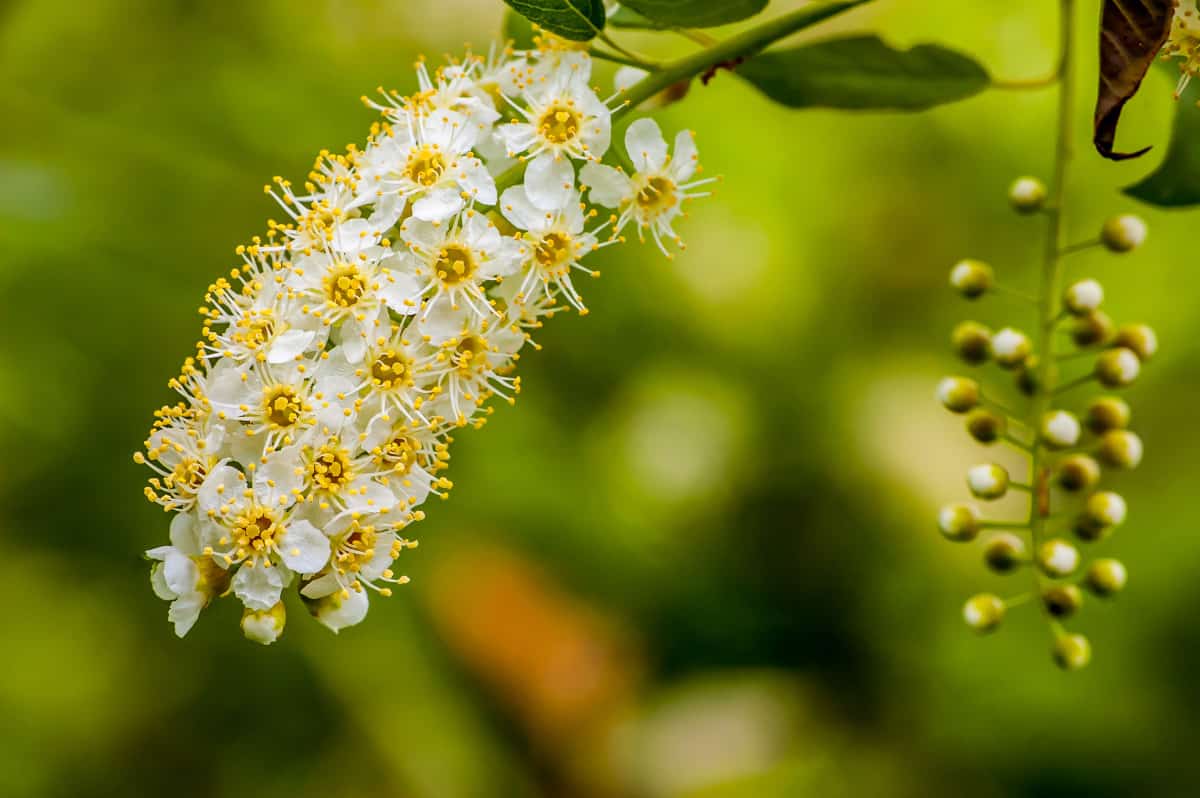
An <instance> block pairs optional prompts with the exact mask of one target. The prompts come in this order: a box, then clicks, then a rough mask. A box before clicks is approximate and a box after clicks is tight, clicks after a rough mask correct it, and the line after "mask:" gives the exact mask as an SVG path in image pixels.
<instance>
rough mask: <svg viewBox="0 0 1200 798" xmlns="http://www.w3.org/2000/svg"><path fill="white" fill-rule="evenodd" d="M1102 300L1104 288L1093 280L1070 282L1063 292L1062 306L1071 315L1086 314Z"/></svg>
mask: <svg viewBox="0 0 1200 798" xmlns="http://www.w3.org/2000/svg"><path fill="white" fill-rule="evenodd" d="M1103 301H1104V288H1103V287H1102V286H1101V285H1100V283H1098V282H1096V281H1095V280H1091V279H1088V280H1080V281H1079V282H1077V283H1071V285H1070V286H1068V287H1067V290H1066V292H1064V293H1063V307H1064V308H1066V309H1067V312H1068V313H1070V314H1071V315H1073V316H1086V315H1087V314H1088V313H1091V312H1093V311H1095V310H1097V309H1098V308H1099V307H1100V303H1102V302H1103Z"/></svg>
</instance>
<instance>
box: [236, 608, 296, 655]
mask: <svg viewBox="0 0 1200 798" xmlns="http://www.w3.org/2000/svg"><path fill="white" fill-rule="evenodd" d="M285 623H287V611H286V610H285V609H284V607H283V602H282V601H281V602H279V603H278V604H276V605H275V606H274V607H272V608H271V609H269V610H252V609H250V608H249V607H247V608H246V610H245V611H244V612H243V613H242V634H244V635H246V638H247V639H248V640H253V641H254V642H255V643H262V644H263V645H264V646H269V645H271V644H272V643H274V642H275V641H276V640H278V639H279V636H280V635H281V634H283V626H284V624H285Z"/></svg>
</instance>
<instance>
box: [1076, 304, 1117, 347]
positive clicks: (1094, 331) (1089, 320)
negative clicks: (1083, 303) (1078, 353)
mask: <svg viewBox="0 0 1200 798" xmlns="http://www.w3.org/2000/svg"><path fill="white" fill-rule="evenodd" d="M1116 329H1117V328H1116V325H1115V324H1113V321H1112V319H1110V318H1109V317H1108V314H1106V313H1105V312H1104V311H1102V310H1093V311H1091V312H1090V313H1086V314H1084V315H1082V316H1080V317H1078V318H1077V319H1075V323H1074V324H1073V325H1071V340H1072V341H1074V342H1075V345H1076V346H1078V347H1080V348H1085V347H1089V346H1095V345H1097V344H1102V343H1104V342H1106V341H1108V340H1109V339H1110V338H1112V337H1113V335H1114V333H1115V332H1116Z"/></svg>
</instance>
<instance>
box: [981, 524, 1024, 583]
mask: <svg viewBox="0 0 1200 798" xmlns="http://www.w3.org/2000/svg"><path fill="white" fill-rule="evenodd" d="M1026 556H1027V555H1026V554H1025V541H1023V540H1021V538H1019V537H1017V536H1016V535H1014V534H1012V533H1011V532H1001V533H999V534H997V535H992V537H990V538H989V539H988V542H987V544H986V545H985V546H984V547H983V562H984V563H985V564H986V565H987V567H988V568H990V569H992V570H993V571H995V572H996V573H998V574H1006V573H1008V572H1009V571H1013V570H1015V569H1017V568H1019V567H1020V566H1021V564H1022V563H1024V562H1025V559H1026Z"/></svg>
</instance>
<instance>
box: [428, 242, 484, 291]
mask: <svg viewBox="0 0 1200 798" xmlns="http://www.w3.org/2000/svg"><path fill="white" fill-rule="evenodd" d="M433 269H434V271H435V272H437V277H438V279H439V280H441V281H442V283H443V284H444V285H458V284H460V283H463V282H466V281H467V280H469V279H470V278H471V276H472V275H474V274H475V269H476V263H475V255H474V253H472V252H471V250H470V249H468V248H467V247H464V246H462V245H460V244H448V245H447V246H444V247H442V248H441V250H440V251H439V252H438V256H437V261H435V262H434V264H433Z"/></svg>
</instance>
